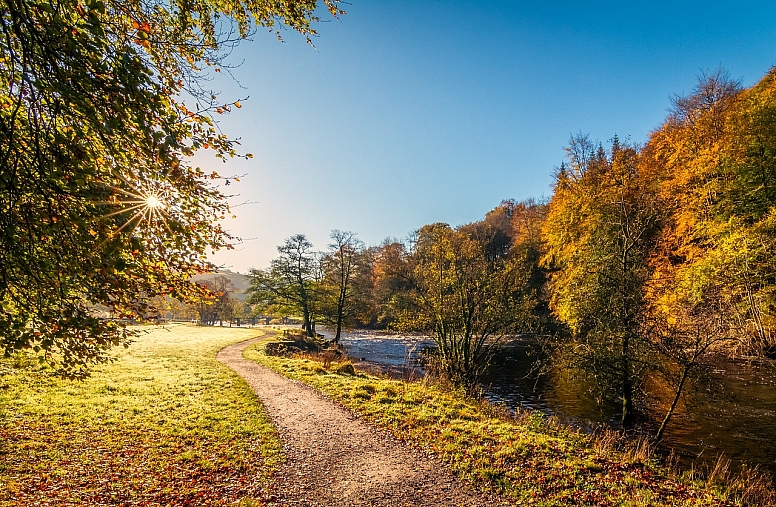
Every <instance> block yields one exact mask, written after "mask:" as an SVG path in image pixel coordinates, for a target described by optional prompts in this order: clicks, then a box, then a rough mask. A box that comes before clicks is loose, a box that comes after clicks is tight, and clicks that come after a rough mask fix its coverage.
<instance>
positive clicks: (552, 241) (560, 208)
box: [543, 136, 662, 426]
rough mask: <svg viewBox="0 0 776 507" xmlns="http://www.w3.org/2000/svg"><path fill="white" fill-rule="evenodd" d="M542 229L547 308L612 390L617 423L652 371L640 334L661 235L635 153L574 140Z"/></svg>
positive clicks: (627, 417)
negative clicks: (656, 244) (651, 257)
mask: <svg viewBox="0 0 776 507" xmlns="http://www.w3.org/2000/svg"><path fill="white" fill-rule="evenodd" d="M567 151H568V161H569V164H568V165H565V164H564V165H563V166H561V168H560V170H559V171H558V174H557V181H556V184H555V193H554V195H553V197H552V200H551V201H550V204H549V211H548V215H547V219H546V221H545V223H544V229H543V233H544V237H545V239H546V242H547V253H546V255H545V263H546V264H547V265H551V266H553V267H554V269H555V271H554V272H553V274H552V277H551V281H550V284H551V286H550V287H551V300H550V304H551V307H552V310H553V312H554V314H555V315H556V316H557V318H558V319H559V320H561V321H562V322H563V323H565V324H566V325H567V326H568V327H569V329H570V330H571V332H572V340H573V342H572V346H571V347H569V350H571V351H573V355H571V356H567V357H571V358H573V360H574V362H575V366H577V367H578V371H581V372H582V373H585V374H589V375H591V376H595V377H597V378H599V379H602V380H603V382H602V387H603V388H608V387H609V386H612V385H614V386H616V393H617V396H618V398H619V399H620V401H621V403H622V415H621V421H622V424H623V425H624V426H627V425H629V424H630V423H631V422H632V420H633V415H634V395H635V392H636V389H637V387H638V385H639V382H640V381H641V380H642V379H643V373H644V370H645V368H646V367H648V366H649V362H648V361H644V358H645V357H646V356H647V355H648V353H649V346H648V342H647V340H646V338H645V336H644V335H643V334H642V333H641V325H642V320H643V317H644V315H645V312H646V303H645V297H644V292H645V282H646V281H647V280H648V279H649V276H650V271H649V268H648V264H647V258H648V257H649V255H650V253H651V252H652V247H653V244H654V241H655V237H656V235H657V233H658V232H659V230H660V224H661V219H662V218H661V214H660V213H661V211H660V210H661V205H660V203H659V202H658V201H657V200H656V198H655V197H654V195H655V192H654V190H653V189H652V188H650V182H649V181H646V180H644V179H642V178H639V153H638V151H637V150H636V149H635V148H633V147H631V146H627V145H622V144H621V143H620V142H619V141H618V139H617V138H615V139H614V141H613V144H612V148H611V151H610V152H609V153H606V152H605V151H604V149H603V147H602V146H601V145H600V144H598V145H596V144H594V143H592V142H591V141H590V140H589V138H588V137H587V136H576V137H574V138H572V140H571V143H570V146H569V148H568V150H567Z"/></svg>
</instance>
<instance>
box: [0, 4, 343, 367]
mask: <svg viewBox="0 0 776 507" xmlns="http://www.w3.org/2000/svg"><path fill="white" fill-rule="evenodd" d="M316 4H317V2H316V1H313V0H300V1H296V0H282V1H279V2H274V1H273V2H269V1H264V0H260V1H258V2H242V1H240V0H218V1H212V0H195V1H194V2H184V3H181V2H177V1H174V2H171V3H164V2H128V1H124V0H108V1H101V0H88V1H87V2H85V3H84V2H81V1H80V0H62V1H57V2H49V1H38V0H3V2H2V11H1V12H0V348H2V350H3V351H4V353H5V355H6V356H8V355H11V354H13V353H14V352H15V351H17V350H20V349H26V348H33V349H34V350H35V351H37V352H39V353H40V354H41V357H43V358H44V359H46V360H49V361H52V362H57V363H59V364H60V365H61V366H62V369H63V371H64V372H65V373H66V374H69V375H71V376H78V375H82V374H83V373H84V372H85V369H86V367H87V366H88V365H89V364H91V363H94V362H100V361H103V360H105V358H106V356H105V351H106V349H108V348H109V347H111V346H113V345H116V344H121V343H123V344H127V343H128V341H129V338H130V335H131V333H130V332H128V331H127V329H126V327H125V326H124V325H123V324H121V323H120V322H117V321H115V320H106V319H104V318H102V317H103V315H101V314H100V310H101V309H102V310H104V311H106V312H109V314H110V316H112V317H114V318H118V319H133V318H136V317H138V316H152V315H153V314H154V313H155V312H156V309H154V308H153V307H151V306H150V305H149V301H150V298H152V297H154V296H159V295H161V296H164V295H167V294H170V295H173V296H174V297H176V298H179V299H181V300H190V299H192V298H196V297H198V296H200V295H202V292H201V291H200V290H199V289H197V287H196V286H195V285H194V284H193V283H191V282H190V277H191V276H192V275H193V274H196V273H200V272H203V271H206V270H208V269H210V268H211V266H210V264H209V263H208V262H207V260H206V258H205V253H206V252H207V251H208V250H210V249H217V248H222V247H226V246H228V243H229V241H230V239H231V238H230V237H229V235H228V234H227V233H225V232H224V230H223V229H222V228H221V226H220V225H219V224H218V221H219V220H220V219H221V218H223V217H225V216H226V215H227V214H228V213H229V209H228V206H227V203H226V201H225V198H224V196H223V194H222V193H221V192H220V191H219V190H218V187H217V186H216V185H215V182H216V180H218V179H219V176H218V174H216V173H212V174H206V173H205V172H203V171H202V170H201V169H200V168H198V167H191V166H190V165H189V160H190V158H189V157H190V156H191V155H193V153H194V152H195V151H197V150H200V149H212V150H213V152H214V154H215V156H216V157H218V158H221V159H224V160H226V159H228V158H230V157H234V156H238V155H237V152H236V143H235V142H234V141H231V140H229V139H228V138H226V137H225V136H224V135H222V134H220V133H219V132H218V131H217V129H216V127H215V123H214V120H213V116H214V115H217V114H225V113H227V112H229V110H230V109H232V108H239V107H240V103H239V101H235V102H229V103H222V102H219V101H218V97H217V95H216V94H215V93H214V92H212V91H210V90H207V89H206V88H205V87H204V86H202V85H203V84H204V83H206V81H205V79H206V78H207V76H208V72H209V71H208V69H212V71H215V72H217V71H219V70H220V66H221V65H222V56H223V54H225V53H228V51H229V49H230V48H231V47H232V46H233V45H234V44H235V43H236V42H237V41H238V40H239V39H241V38H243V37H245V36H246V35H248V34H249V33H251V32H252V31H253V30H254V29H255V27H256V26H259V25H260V26H264V27H269V28H275V29H277V25H278V24H279V23H283V24H285V25H287V26H289V27H291V28H292V29H294V30H297V31H299V32H301V33H302V34H304V35H305V36H307V37H308V38H309V37H310V36H312V35H314V33H315V32H314V30H313V29H312V28H311V22H313V21H315V20H316V19H317V18H316V16H315V15H314V9H315V7H316ZM326 4H327V5H328V7H329V9H330V11H331V12H332V14H334V15H337V14H339V13H340V12H341V11H339V10H338V9H337V7H336V0H326ZM186 101H189V104H188V105H187V104H186ZM246 156H249V155H246Z"/></svg>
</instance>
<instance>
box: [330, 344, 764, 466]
mask: <svg viewBox="0 0 776 507" xmlns="http://www.w3.org/2000/svg"><path fill="white" fill-rule="evenodd" d="M342 344H343V345H344V346H345V347H346V348H347V349H348V351H349V355H350V356H351V357H354V358H357V359H362V360H366V361H373V362H377V363H382V364H387V365H394V366H407V365H412V364H414V362H415V361H416V359H417V354H418V351H420V350H422V349H423V348H426V347H430V346H433V342H432V341H431V340H430V339H428V338H424V337H422V336H412V335H388V334H386V333H381V332H376V331H355V332H351V333H344V334H343V337H342ZM538 357H539V351H538V349H537V347H535V346H534V345H532V344H531V343H530V342H524V341H515V342H511V343H509V344H508V347H507V348H506V349H505V351H504V353H503V354H501V355H500V357H499V358H498V360H497V361H496V362H495V364H494V368H493V370H492V371H491V373H490V374H489V376H488V377H487V378H486V379H485V380H484V384H485V386H486V388H487V389H486V396H487V397H488V398H489V399H491V400H493V401H499V402H503V403H504V404H506V405H507V406H509V407H511V408H513V409H517V408H521V407H527V408H533V409H537V410H541V411H543V412H545V413H548V414H553V415H555V416H557V417H559V418H561V419H563V420H565V421H567V422H569V423H572V424H574V425H576V426H579V427H581V428H584V429H590V428H593V427H595V426H598V425H600V424H610V425H616V423H617V421H618V420H619V410H620V406H619V404H617V403H611V402H610V403H607V402H605V401H601V400H596V399H595V398H594V397H593V396H592V395H591V394H590V393H591V391H592V390H591V389H590V388H589V387H590V386H588V385H586V384H585V383H584V381H580V380H579V379H573V378H571V377H570V376H567V375H560V374H559V373H560V372H552V371H550V372H548V374H546V375H541V376H539V375H537V372H536V371H535V368H534V366H535V364H536V360H537V358H538ZM775 371H776V370H774V366H773V364H772V363H767V362H766V363H752V364H750V363H743V362H732V361H731V362H725V363H721V364H718V365H716V366H715V367H714V369H713V370H712V371H711V375H710V377H709V378H707V379H705V380H704V381H701V382H696V383H695V385H690V386H689V387H687V389H686V395H685V396H684V400H683V402H682V403H680V405H679V407H678V408H677V412H676V414H675V415H674V418H673V419H672V420H671V423H670V424H669V426H668V428H667V430H666V433H665V436H664V445H665V446H666V448H671V449H674V450H675V452H676V453H677V454H678V455H679V457H680V458H681V459H682V460H683V461H684V462H685V463H687V464H688V465H689V464H690V463H696V464H702V463H709V462H713V461H715V460H716V457H717V456H718V455H719V454H720V453H724V455H725V456H726V457H728V458H730V459H731V460H732V462H733V464H734V465H739V464H741V463H749V464H751V465H759V466H760V467H761V468H763V469H765V470H768V471H770V472H771V474H773V475H776V375H774V372H775ZM650 389H651V392H650V395H651V397H653V398H657V401H656V402H655V403H654V405H653V406H651V407H650V410H651V413H650V414H649V418H648V419H647V420H646V421H645V422H644V425H645V426H646V428H647V429H649V430H651V431H653V432H654V431H655V430H656V429H657V425H658V423H659V421H660V420H661V419H662V417H663V415H664V411H665V407H667V405H668V403H669V402H670V395H671V393H670V392H669V391H668V390H667V389H665V388H662V389H661V387H660V386H659V385H653V386H650ZM661 393H662V394H661Z"/></svg>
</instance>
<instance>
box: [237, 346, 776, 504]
mask: <svg viewBox="0 0 776 507" xmlns="http://www.w3.org/2000/svg"><path fill="white" fill-rule="evenodd" d="M262 347H263V344H260V345H258V346H254V347H251V348H249V349H248V350H246V352H245V353H244V356H245V357H246V358H247V359H251V360H253V361H256V362H258V363H260V364H263V365H265V366H268V367H270V368H272V369H273V370H275V371H276V372H278V373H280V374H282V375H284V376H286V377H289V378H292V379H295V380H299V381H302V382H304V383H307V384H309V385H311V386H313V387H314V388H316V389H318V390H320V391H321V392H323V393H324V394H326V395H327V396H329V397H331V398H332V399H334V400H336V401H337V402H339V403H341V404H342V405H343V406H345V407H347V408H349V409H351V410H353V411H355V412H357V413H358V414H360V415H361V416H362V417H363V418H365V419H366V420H367V421H369V422H370V423H372V424H375V425H376V426H378V427H380V428H384V429H387V430H388V431H390V432H391V433H393V434H394V435H395V436H396V437H397V438H399V439H401V440H404V441H407V442H410V443H411V444H412V445H414V446H416V447H418V448H420V449H423V450H424V451H427V452H431V453H433V454H434V455H435V456H437V457H438V459H440V461H442V462H444V463H446V464H447V465H448V466H449V467H450V468H451V470H453V471H454V472H455V473H456V474H457V475H458V476H460V477H462V478H464V479H466V480H468V481H470V482H471V483H473V484H474V485H476V486H477V487H478V488H481V489H483V490H486V491H488V490H490V491H495V492H498V493H501V494H505V495H508V496H509V497H511V498H514V499H515V500H517V501H518V502H520V503H522V504H534V505H544V506H551V505H595V506H607V505H611V506H614V505H631V506H663V505H682V506H705V505H767V503H766V502H772V501H773V499H774V498H773V496H772V491H771V490H769V489H767V488H766V484H767V481H765V480H764V479H759V478H758V477H757V476H755V475H749V476H741V477H740V478H738V480H733V481H731V480H727V481H722V480H720V479H721V477H720V476H719V474H718V475H717V476H714V475H712V476H711V477H710V478H708V479H706V480H703V481H701V480H699V479H698V478H697V477H693V476H692V475H691V474H684V475H682V476H679V475H676V474H673V473H672V472H671V471H670V470H668V469H667V468H666V467H665V466H662V465H661V464H660V463H659V462H658V461H657V460H656V459H655V458H654V457H653V456H652V455H651V454H650V453H649V452H648V451H647V450H646V449H645V447H644V446H633V445H626V446H621V445H620V444H619V443H618V442H615V439H613V438H593V437H590V436H589V435H585V434H582V433H579V432H577V431H574V430H572V429H570V428H568V427H565V426H563V425H561V424H559V423H557V422H556V421H554V420H552V419H549V418H546V417H544V416H542V415H541V414H540V413H538V412H535V411H526V412H522V413H520V414H518V415H517V416H512V415H510V413H509V412H508V411H505V410H501V409H499V408H498V407H495V406H493V405H489V404H487V403H482V402H478V401H474V400H471V399H467V398H466V397H465V396H464V394H463V393H462V392H458V391H455V390H450V389H446V388H443V387H440V386H439V385H436V384H434V383H431V382H428V381H417V382H407V381H403V380H395V379H388V378H381V377H376V376H372V375H368V374H365V373H362V372H356V374H355V375H351V374H348V373H349V372H350V371H351V370H350V368H348V367H347V366H343V365H342V364H339V365H338V364H337V363H332V364H330V365H328V366H329V368H328V369H327V368H326V367H325V366H327V365H326V363H325V362H318V361H315V360H313V359H312V358H306V359H289V358H282V357H270V356H266V355H264V354H263V353H262ZM338 371H339V373H338ZM728 479H729V478H728ZM767 495H771V496H770V498H768V497H767Z"/></svg>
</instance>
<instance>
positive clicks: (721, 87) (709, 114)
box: [647, 70, 776, 354]
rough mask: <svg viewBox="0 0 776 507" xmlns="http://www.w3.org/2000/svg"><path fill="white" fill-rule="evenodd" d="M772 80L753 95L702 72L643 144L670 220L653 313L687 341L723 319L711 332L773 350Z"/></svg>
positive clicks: (775, 133)
mask: <svg viewBox="0 0 776 507" xmlns="http://www.w3.org/2000/svg"><path fill="white" fill-rule="evenodd" d="M773 82H774V71H773V70H772V71H771V72H770V73H769V74H768V75H767V76H766V77H765V78H764V79H763V80H762V81H761V82H760V83H759V84H757V85H756V86H754V87H753V88H751V89H749V90H742V89H741V87H740V85H739V83H737V82H735V81H733V80H731V79H730V78H729V76H728V75H727V74H726V73H725V72H724V71H717V72H715V73H711V74H704V75H702V76H700V78H699V80H698V84H697V86H696V88H695V89H694V90H693V92H692V93H691V94H690V95H688V96H686V97H677V98H676V99H675V101H674V109H673V111H672V112H671V115H670V116H669V117H668V119H667V121H666V122H665V124H664V125H663V127H662V128H661V129H659V130H657V131H656V132H654V133H653V134H652V137H651V139H650V143H649V145H648V146H647V149H648V154H649V156H650V157H651V159H652V161H651V165H652V167H653V169H652V170H653V171H654V172H655V173H656V174H658V175H659V178H660V179H661V182H662V183H661V186H660V188H659V190H660V192H661V195H662V196H663V199H664V201H665V202H666V208H667V214H668V217H669V218H668V219H669V223H668V226H667V227H666V228H665V229H664V232H663V235H662V237H661V248H660V250H659V251H658V253H657V255H655V256H654V258H653V259H652V264H653V265H654V267H655V273H656V275H655V277H654V280H653V282H652V284H651V285H652V289H651V300H652V302H653V306H654V309H655V314H656V315H660V316H662V318H663V319H664V320H666V321H668V322H671V321H672V320H676V319H675V317H674V316H675V315H682V316H685V318H683V319H680V320H678V321H677V322H684V323H686V325H687V326H688V331H687V332H688V333H689V334H690V335H692V330H693V329H695V328H696V327H697V326H699V325H700V326H703V325H705V323H706V322H710V321H714V322H717V321H716V320H715V319H714V318H712V317H716V316H722V317H723V319H722V322H721V323H724V326H723V328H722V329H720V328H719V327H718V326H715V328H716V329H717V331H721V333H722V334H723V336H725V337H727V338H728V339H729V342H736V343H738V344H739V345H738V348H739V349H740V350H741V351H744V352H746V353H760V354H761V353H768V351H772V350H776V335H775V334H774V325H776V311H774V310H775V309H776V298H775V297H774V296H775V293H774V282H776V279H774V275H773V273H774V272H775V271H774V270H775V269H776V264H775V263H774V259H775V258H776V255H774V253H776V233H774V231H776V227H775V224H776V221H774V218H773V217H774V210H775V209H776V191H774V184H773V178H774V171H773V167H774V153H775V152H776V114H774V111H776V108H775V106H774V104H775V103H776V102H774V92H773ZM690 316H693V318H692V319H690V318H689V317H690Z"/></svg>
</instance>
